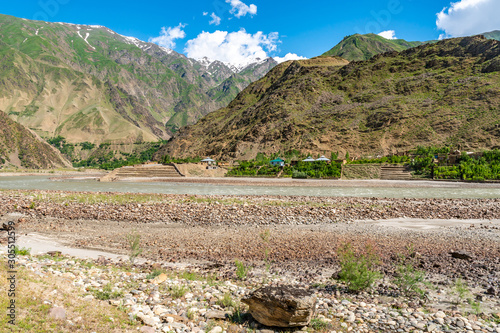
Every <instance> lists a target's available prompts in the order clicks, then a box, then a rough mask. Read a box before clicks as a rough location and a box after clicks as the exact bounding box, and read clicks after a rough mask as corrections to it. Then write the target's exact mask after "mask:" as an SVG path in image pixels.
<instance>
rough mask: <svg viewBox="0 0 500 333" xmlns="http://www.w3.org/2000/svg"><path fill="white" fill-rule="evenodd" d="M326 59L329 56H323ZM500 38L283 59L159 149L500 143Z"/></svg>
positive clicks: (246, 155)
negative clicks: (353, 57)
mask: <svg viewBox="0 0 500 333" xmlns="http://www.w3.org/2000/svg"><path fill="white" fill-rule="evenodd" d="M325 59H330V60H329V61H330V63H328V62H327V63H325V61H326V60H325ZM499 71H500V42H498V41H496V40H488V39H485V38H484V37H483V36H474V37H465V38H455V39H448V40H444V41H440V42H437V43H434V44H426V45H422V46H418V47H415V48H411V49H408V50H405V51H402V52H399V53H398V52H389V53H384V54H382V55H376V56H374V57H373V58H372V59H370V60H367V61H354V62H351V63H349V64H347V61H344V60H342V59H341V58H324V57H323V58H319V59H312V60H306V61H291V62H287V63H283V64H281V65H279V66H277V67H276V68H274V69H273V70H271V72H270V73H268V75H266V76H265V77H264V78H262V79H261V80H259V81H257V82H255V83H254V84H252V85H250V86H249V87H247V88H246V89H245V90H244V91H242V92H241V93H240V94H239V95H238V96H237V97H236V99H235V100H233V101H232V102H231V103H230V104H229V105H228V107H226V108H222V109H220V110H218V111H215V112H213V113H210V114H208V115H207V116H205V117H204V118H202V119H201V120H200V121H198V122H197V123H196V124H195V125H193V126H189V127H186V128H184V129H182V130H181V131H180V132H179V133H177V135H176V136H175V137H174V138H173V139H172V140H171V141H170V142H169V143H168V144H166V146H164V147H163V148H162V149H161V150H160V151H159V153H158V154H157V155H156V158H158V159H159V158H161V156H162V155H166V154H168V155H171V156H175V157H186V156H206V155H210V156H213V157H217V158H222V159H232V158H236V159H251V158H254V157H255V156H256V154H257V153H259V152H263V153H275V152H278V151H281V152H284V151H289V150H292V149H296V150H300V151H302V152H306V153H307V152H308V153H311V154H316V153H322V154H325V153H328V152H336V151H339V152H350V154H351V156H353V155H356V156H368V155H372V156H373V155H378V154H389V153H395V152H398V151H406V150H408V149H411V148H414V147H416V146H418V145H426V146H428V145H453V146H457V147H459V148H462V149H474V150H478V149H490V148H498V147H500V109H499V105H500V75H499Z"/></svg>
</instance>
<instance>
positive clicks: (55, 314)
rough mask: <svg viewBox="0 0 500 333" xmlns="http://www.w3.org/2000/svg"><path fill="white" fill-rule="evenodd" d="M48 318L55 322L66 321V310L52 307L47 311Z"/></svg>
mask: <svg viewBox="0 0 500 333" xmlns="http://www.w3.org/2000/svg"><path fill="white" fill-rule="evenodd" d="M49 317H50V318H52V319H56V320H65V319H66V310H65V309H64V308H63V307H60V306H54V307H52V308H51V309H50V310H49Z"/></svg>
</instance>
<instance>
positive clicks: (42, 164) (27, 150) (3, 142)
mask: <svg viewBox="0 0 500 333" xmlns="http://www.w3.org/2000/svg"><path fill="white" fill-rule="evenodd" d="M0 124H2V125H1V126H0V167H3V166H8V165H14V166H17V167H24V168H30V169H40V168H41V169H49V168H57V167H68V166H69V167H71V163H69V162H68V161H67V160H66V159H64V158H63V157H62V156H61V154H60V153H59V151H57V150H56V149H55V148H54V147H52V146H51V145H49V144H48V143H46V142H45V141H44V140H42V139H41V138H40V137H38V136H37V135H36V134H34V133H32V132H31V131H29V130H28V129H26V128H25V127H23V126H22V125H20V124H18V123H16V122H15V121H13V120H11V119H10V118H9V117H8V116H7V115H6V114H5V113H4V112H2V111H0Z"/></svg>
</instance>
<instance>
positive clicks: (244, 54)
mask: <svg viewBox="0 0 500 333" xmlns="http://www.w3.org/2000/svg"><path fill="white" fill-rule="evenodd" d="M278 37H279V36H278V33H277V32H272V33H270V34H268V35H266V34H264V33H262V31H259V32H257V33H255V34H253V35H252V34H249V33H247V32H246V31H245V29H242V30H240V31H237V32H227V31H220V30H217V31H215V32H213V33H210V32H202V33H201V34H199V35H198V36H197V37H196V38H194V39H191V40H189V41H188V42H187V43H186V48H185V49H184V52H185V53H186V55H187V56H188V57H189V58H194V59H201V58H204V57H207V58H209V59H213V60H219V61H223V62H226V63H230V64H233V65H236V66H242V65H245V64H249V63H251V62H254V61H256V60H257V58H260V59H261V60H263V59H266V58H267V57H268V55H267V52H273V51H276V49H277V43H278V42H279V41H278Z"/></svg>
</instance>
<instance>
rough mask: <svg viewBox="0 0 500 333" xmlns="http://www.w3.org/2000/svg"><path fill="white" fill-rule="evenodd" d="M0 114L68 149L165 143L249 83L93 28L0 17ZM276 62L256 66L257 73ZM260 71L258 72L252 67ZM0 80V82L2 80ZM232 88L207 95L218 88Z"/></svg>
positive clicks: (220, 66) (224, 68) (223, 68)
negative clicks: (236, 81) (71, 144)
mask: <svg viewBox="0 0 500 333" xmlns="http://www.w3.org/2000/svg"><path fill="white" fill-rule="evenodd" d="M0 36H1V40H0V53H1V54H2V55H3V57H2V60H1V62H0V66H2V68H3V71H2V72H3V73H0V109H3V110H5V111H6V112H7V114H9V116H10V117H11V118H12V119H13V120H15V121H18V122H19V123H21V124H23V125H24V126H27V127H29V128H31V129H33V130H35V131H36V132H37V133H38V134H40V135H42V136H43V137H48V138H50V137H55V136H58V135H62V136H64V137H65V138H66V139H67V140H68V142H81V141H87V140H88V139H89V138H88V137H89V136H90V139H91V140H90V141H93V142H94V143H100V142H123V143H127V142H136V141H157V140H158V139H167V138H168V137H170V135H171V134H172V133H173V132H175V131H176V130H177V129H178V128H180V127H182V126H184V125H186V124H191V123H194V122H195V121H196V120H197V119H198V118H199V117H201V116H202V115H205V114H207V113H208V112H211V111H213V110H216V109H218V108H220V107H221V106H224V105H225V104H224V103H226V102H227V100H230V99H232V98H233V97H234V96H235V95H236V93H237V92H239V90H240V89H241V88H242V87H243V86H244V84H245V83H246V84H248V83H249V82H251V81H252V80H254V78H253V77H252V75H251V73H247V74H245V73H241V74H240V73H234V72H233V71H232V70H231V69H230V68H228V67H227V66H225V65H224V64H222V63H221V64H218V70H214V71H213V72H212V73H209V72H208V71H207V69H205V68H204V67H203V65H202V64H200V63H199V62H197V61H195V60H193V59H189V58H187V57H185V56H184V55H181V54H179V53H177V52H175V51H173V50H169V49H165V48H162V47H160V46H158V45H156V44H153V43H148V42H143V41H140V40H138V39H137V38H134V37H127V36H122V35H120V34H117V33H116V32H114V31H112V30H110V29H108V28H106V27H103V26H96V25H78V24H70V23H48V22H42V21H29V20H25V19H19V18H15V17H12V16H7V15H0ZM274 65H276V62H274V63H273V61H267V62H265V63H263V65H262V66H263V67H265V68H264V69H262V71H265V69H267V68H270V67H273V66H274ZM258 69H259V70H260V68H258ZM2 74H3V75H2ZM233 76H236V77H237V78H238V79H239V81H241V82H240V85H239V86H236V87H231V89H227V90H225V91H222V92H220V94H221V95H223V96H221V98H220V99H219V100H218V101H214V100H212V98H211V96H210V95H209V91H210V90H211V89H214V88H217V87H218V86H220V85H221V84H226V85H231V84H232V82H233V79H231V80H229V81H228V82H226V83H225V82H224V81H225V80H227V79H230V78H232V77H233Z"/></svg>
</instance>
